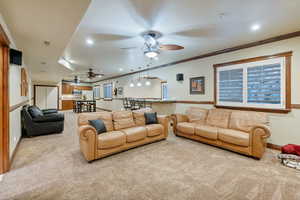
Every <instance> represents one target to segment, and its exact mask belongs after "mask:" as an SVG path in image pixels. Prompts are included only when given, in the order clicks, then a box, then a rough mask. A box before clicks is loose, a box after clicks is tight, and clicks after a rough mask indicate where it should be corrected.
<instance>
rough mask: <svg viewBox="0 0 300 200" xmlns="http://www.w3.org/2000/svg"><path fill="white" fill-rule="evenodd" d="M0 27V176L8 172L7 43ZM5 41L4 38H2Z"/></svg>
mask: <svg viewBox="0 0 300 200" xmlns="http://www.w3.org/2000/svg"><path fill="white" fill-rule="evenodd" d="M1 30H2V28H1V25H0V174H3V173H5V172H7V171H9V167H10V159H9V90H8V69H9V68H8V52H9V49H8V44H9V43H8V42H7V43H6V41H5V40H3V37H4V36H5V34H4V36H3V33H4V31H1ZM4 39H5V37H4Z"/></svg>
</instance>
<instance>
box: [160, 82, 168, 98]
mask: <svg viewBox="0 0 300 200" xmlns="http://www.w3.org/2000/svg"><path fill="white" fill-rule="evenodd" d="M161 92H162V99H163V100H165V99H168V84H167V83H162V84H161Z"/></svg>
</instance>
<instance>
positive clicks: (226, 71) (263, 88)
mask: <svg viewBox="0 0 300 200" xmlns="http://www.w3.org/2000/svg"><path fill="white" fill-rule="evenodd" d="M217 105H221V106H233V107H234V106H235V107H258V108H270V109H283V108H285V58H284V57H282V58H274V59H268V60H263V61H257V62H250V63H244V64H235V65H230V66H224V67H217Z"/></svg>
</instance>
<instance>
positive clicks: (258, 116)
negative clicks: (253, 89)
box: [229, 111, 268, 133]
mask: <svg viewBox="0 0 300 200" xmlns="http://www.w3.org/2000/svg"><path fill="white" fill-rule="evenodd" d="M259 124H265V125H267V124H268V116H267V114H266V113H261V112H251V111H233V112H232V113H231V116H230V123H229V128H231V129H236V130H240V131H245V132H248V133H250V131H251V129H252V127H253V126H255V125H259Z"/></svg>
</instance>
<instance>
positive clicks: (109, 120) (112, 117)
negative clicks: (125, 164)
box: [78, 110, 168, 161]
mask: <svg viewBox="0 0 300 200" xmlns="http://www.w3.org/2000/svg"><path fill="white" fill-rule="evenodd" d="M144 112H145V111H143V110H140V111H135V112H131V111H118V112H112V113H111V112H97V113H83V114H80V115H79V116H78V131H79V136H80V149H81V152H82V153H83V155H84V157H85V158H86V160H88V161H92V160H95V159H98V158H102V157H105V156H108V155H110V154H114V153H116V152H121V151H124V150H127V149H130V148H133V147H137V146H140V145H144V144H147V143H151V142H154V141H159V140H162V139H166V138H167V136H168V119H167V117H166V116H158V122H159V124H151V125H145V117H144ZM95 119H101V120H103V122H104V124H105V126H106V129H107V132H106V133H102V134H99V135H98V134H97V133H96V130H95V128H94V127H92V126H91V125H89V122H88V120H95Z"/></svg>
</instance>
